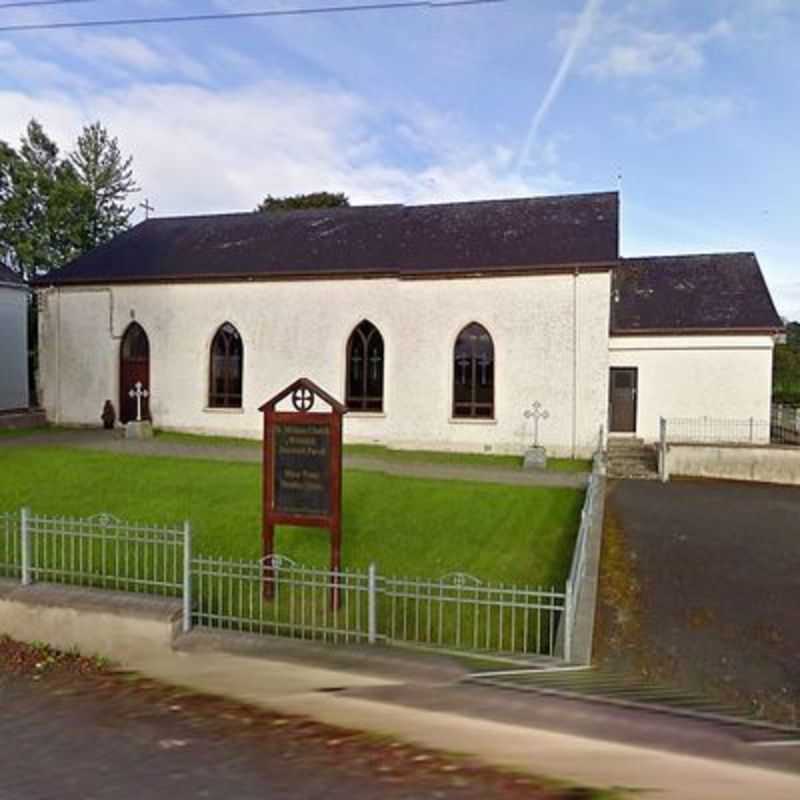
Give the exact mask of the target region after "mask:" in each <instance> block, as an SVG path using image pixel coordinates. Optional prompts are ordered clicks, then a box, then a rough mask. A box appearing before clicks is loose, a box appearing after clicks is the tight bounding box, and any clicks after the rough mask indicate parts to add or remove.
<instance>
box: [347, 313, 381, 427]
mask: <svg viewBox="0 0 800 800" xmlns="http://www.w3.org/2000/svg"><path fill="white" fill-rule="evenodd" d="M383 366H384V353H383V337H382V336H381V334H380V331H379V330H378V329H377V328H376V327H375V326H374V325H373V324H372V323H371V322H369V321H368V320H364V321H363V322H361V323H359V324H358V326H357V327H356V329H355V330H354V331H353V332H352V333H351V334H350V338H349V339H348V340H347V398H346V400H347V407H348V409H350V410H351V411H376V412H377V411H383Z"/></svg>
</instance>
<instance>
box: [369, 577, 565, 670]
mask: <svg viewBox="0 0 800 800" xmlns="http://www.w3.org/2000/svg"><path fill="white" fill-rule="evenodd" d="M379 586H380V608H381V613H380V614H379V620H380V622H381V624H382V626H383V629H382V631H381V638H384V639H386V640H387V641H401V642H409V643H412V644H417V645H425V646H430V647H438V648H445V649H453V650H470V651H472V652H480V651H484V652H489V653H503V654H510V655H530V654H536V655H553V654H554V652H555V640H556V631H557V628H558V621H559V619H560V618H561V615H562V614H563V612H564V603H565V593H564V592H559V591H556V589H555V588H554V587H553V588H550V589H542V588H531V587H520V586H507V585H504V584H491V583H483V582H482V581H480V580H478V579H477V578H474V577H472V576H471V575H465V574H463V573H455V574H452V575H446V576H444V577H443V578H441V579H439V580H428V579H424V578H417V579H411V578H381V579H379Z"/></svg>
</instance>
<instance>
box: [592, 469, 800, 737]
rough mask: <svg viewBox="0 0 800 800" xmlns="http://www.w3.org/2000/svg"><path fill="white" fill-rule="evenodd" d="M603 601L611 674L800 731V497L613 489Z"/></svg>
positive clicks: (601, 648) (742, 489) (601, 649)
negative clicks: (667, 686) (658, 683)
mask: <svg viewBox="0 0 800 800" xmlns="http://www.w3.org/2000/svg"><path fill="white" fill-rule="evenodd" d="M600 591H601V601H600V607H599V620H598V633H599V637H598V641H597V652H598V654H599V656H600V659H601V662H602V663H603V664H604V665H605V666H608V667H611V668H617V669H621V670H624V671H634V672H637V673H645V674H647V675H650V676H652V677H654V678H657V679H659V680H666V681H668V682H672V683H674V684H677V685H680V686H682V687H686V688H689V689H692V690H696V691H701V692H703V693H705V694H707V695H710V696H712V697H715V698H719V699H720V700H724V701H726V702H734V703H736V704H737V705H738V706H740V707H742V708H750V709H753V710H755V711H757V712H762V711H763V712H766V713H767V714H768V715H770V716H772V717H773V718H777V719H780V720H784V721H787V722H790V723H794V724H798V721H800V611H798V609H799V608H800V606H798V602H800V489H797V488H793V487H779V486H767V485H754V484H743V483H734V482H722V481H688V480H676V481H673V482H671V483H669V484H666V485H662V484H659V483H655V482H646V481H619V482H617V483H615V484H612V485H611V488H610V494H609V498H608V503H607V517H606V531H605V543H604V551H603V564H602V572H601V590H600Z"/></svg>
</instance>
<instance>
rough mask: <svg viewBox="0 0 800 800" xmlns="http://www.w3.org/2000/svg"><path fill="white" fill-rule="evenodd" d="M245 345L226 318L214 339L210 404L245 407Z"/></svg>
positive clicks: (217, 406) (214, 406)
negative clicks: (243, 376) (243, 389)
mask: <svg viewBox="0 0 800 800" xmlns="http://www.w3.org/2000/svg"><path fill="white" fill-rule="evenodd" d="M243 361H244V347H243V346H242V337H241V336H239V331H237V330H236V328H234V327H233V325H231V324H230V322H226V323H225V324H224V325H222V326H221V327H220V329H219V330H218V331H217V332H216V334H215V335H214V340H213V341H212V342H211V380H210V381H209V392H208V405H209V407H210V408H241V407H242V363H243Z"/></svg>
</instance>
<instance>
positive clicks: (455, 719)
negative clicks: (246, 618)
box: [129, 631, 800, 800]
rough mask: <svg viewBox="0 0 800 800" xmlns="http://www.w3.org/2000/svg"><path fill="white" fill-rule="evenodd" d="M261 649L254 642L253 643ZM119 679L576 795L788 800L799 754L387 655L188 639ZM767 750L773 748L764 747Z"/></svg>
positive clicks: (425, 660)
mask: <svg viewBox="0 0 800 800" xmlns="http://www.w3.org/2000/svg"><path fill="white" fill-rule="evenodd" d="M265 640H266V641H265ZM131 662H132V663H130V665H129V666H131V667H133V668H135V669H137V670H138V671H141V672H142V673H144V674H146V675H149V676H151V677H153V678H156V679H158V680H161V681H164V682H166V683H171V684H177V685H180V686H185V687H188V688H191V689H193V690H195V691H199V692H206V693H210V694H218V695H219V694H221V695H224V696H227V697H231V698H235V699H237V700H239V701H242V702H246V703H250V704H253V705H255V706H259V707H263V708H267V709H270V710H272V711H278V712H279V713H282V714H287V715H301V716H307V717H311V718H313V719H316V720H318V721H320V722H325V723H328V724H331V725H336V726H340V727H343V728H346V729H356V730H365V731H372V732H375V733H376V734H386V735H391V736H394V737H398V738H400V739H403V740H406V741H409V742H413V743H414V744H417V745H419V746H422V747H427V748H432V749H436V750H443V751H447V752H451V753H452V752H457V753H464V754H470V755H473V756H477V757H478V758H480V759H481V760H483V761H485V762H486V763H488V764H491V765H494V766H499V767H505V768H512V769H517V770H523V771H525V772H528V773H531V774H534V775H540V776H544V777H549V778H553V779H556V780H560V781H567V782H570V783H574V784H576V785H582V786H592V787H596V788H607V789H618V790H624V791H623V793H622V796H623V797H625V796H628V793H629V792H630V793H631V794H630V796H636V795H637V794H638V793H639V792H647V793H648V795H649V794H652V795H653V796H654V797H658V798H670V799H672V798H676V799H677V798H682V799H683V800H723V798H724V800H738V799H741V800H745V798H747V800H751V799H752V798H755V797H760V798H764V800H790V799H791V800H797V798H798V797H800V742H798V743H796V744H795V746H791V745H790V746H786V745H787V743H786V741H785V740H782V741H778V740H772V739H770V737H769V736H768V735H767V734H763V735H761V734H757V735H756V736H757V738H756V739H755V740H754V739H753V738H752V737H753V733H752V732H749V733H748V732H743V731H738V730H736V729H735V728H727V727H726V726H720V725H715V724H711V723H708V722H703V721H692V720H686V719H674V718H670V717H668V716H665V715H663V714H657V713H647V712H643V711H640V710H633V709H619V708H610V707H603V706H593V705H592V704H591V703H582V702H579V701H569V700H564V699H561V698H547V697H537V696H530V695H522V694H516V693H514V692H508V691H503V690H498V689H491V688H487V687H479V686H472V685H466V684H464V683H462V682H461V680H462V678H463V677H464V676H465V675H466V674H467V672H468V668H465V666H464V663H463V662H460V661H456V660H453V659H449V658H446V657H445V658H443V657H441V656H434V655H430V656H425V655H424V654H417V653H411V652H408V651H402V650H396V649H394V648H385V647H379V648H368V647H366V646H365V647H361V648H359V647H354V648H351V649H348V650H346V651H342V649H341V648H339V649H336V648H332V647H326V646H325V645H314V644H311V643H305V642H292V641H286V640H281V639H270V638H269V637H247V636H239V635H225V634H223V635H220V634H211V633H205V632H202V631H195V632H193V633H191V634H188V635H187V636H183V637H180V638H179V639H178V641H177V648H176V650H174V651H173V652H166V651H164V652H160V653H158V654H156V653H153V654H152V655H147V656H144V655H142V656H134V657H133V658H132V659H131ZM773 745H774V746H773Z"/></svg>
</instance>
